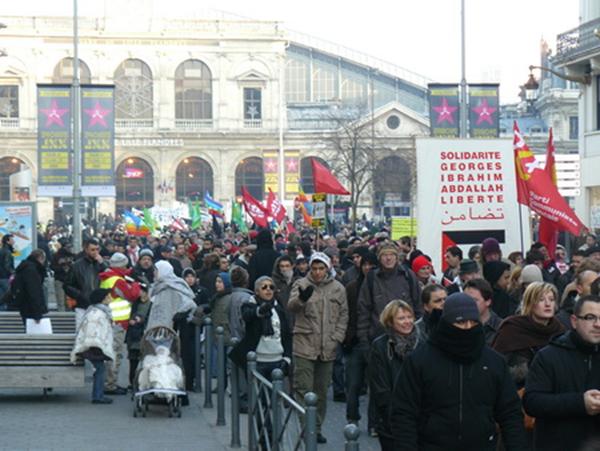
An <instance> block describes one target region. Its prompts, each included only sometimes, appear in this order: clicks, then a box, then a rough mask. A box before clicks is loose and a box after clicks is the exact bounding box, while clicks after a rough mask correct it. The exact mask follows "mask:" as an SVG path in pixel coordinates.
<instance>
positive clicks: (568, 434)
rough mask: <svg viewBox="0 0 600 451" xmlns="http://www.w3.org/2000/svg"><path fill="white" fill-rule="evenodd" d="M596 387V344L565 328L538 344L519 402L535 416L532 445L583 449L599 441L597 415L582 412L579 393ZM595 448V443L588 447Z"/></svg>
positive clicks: (599, 361)
mask: <svg viewBox="0 0 600 451" xmlns="http://www.w3.org/2000/svg"><path fill="white" fill-rule="evenodd" d="M599 387H600V347H599V346H597V345H596V346H593V345H590V344H587V343H585V342H583V340H582V339H581V338H580V337H579V336H578V335H576V333H575V332H573V331H570V332H566V333H565V334H562V335H559V336H558V337H556V338H554V339H553V340H552V341H551V342H550V344H549V345H548V346H546V347H545V348H543V349H541V350H540V351H539V352H538V353H537V355H536V356H535V359H534V360H533V363H532V364H531V367H530V369H529V374H528V376H527V382H526V384H525V396H524V398H523V406H524V408H525V411H526V412H527V413H528V414H529V415H531V416H533V417H535V430H534V436H535V439H534V440H535V441H534V443H535V449H536V450H540V451H564V450H579V449H588V448H584V445H585V444H586V443H588V441H590V440H595V441H596V443H597V442H598V441H599V440H600V416H598V415H596V416H591V415H588V414H587V413H586V410H585V404H584V401H583V394H584V392H586V391H587V390H590V389H598V388H599ZM589 449H597V448H589Z"/></svg>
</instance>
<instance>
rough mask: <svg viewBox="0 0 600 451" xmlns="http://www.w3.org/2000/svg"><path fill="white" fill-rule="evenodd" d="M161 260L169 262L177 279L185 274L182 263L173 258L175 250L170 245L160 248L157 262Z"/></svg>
mask: <svg viewBox="0 0 600 451" xmlns="http://www.w3.org/2000/svg"><path fill="white" fill-rule="evenodd" d="M160 260H165V261H167V262H169V263H170V264H171V266H172V267H173V272H174V273H175V275H176V276H177V277H181V274H182V273H183V268H182V266H181V262H180V261H179V260H177V259H176V258H174V257H173V248H172V247H171V246H170V245H168V244H165V245H164V246H161V247H160V250H159V257H158V260H157V261H160Z"/></svg>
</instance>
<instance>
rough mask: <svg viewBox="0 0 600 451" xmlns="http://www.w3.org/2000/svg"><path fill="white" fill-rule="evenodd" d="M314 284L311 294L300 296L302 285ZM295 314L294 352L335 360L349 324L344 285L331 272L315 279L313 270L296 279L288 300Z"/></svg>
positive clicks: (304, 355)
mask: <svg viewBox="0 0 600 451" xmlns="http://www.w3.org/2000/svg"><path fill="white" fill-rule="evenodd" d="M308 286H312V287H313V289H314V291H313V294H312V296H311V297H310V298H309V299H308V300H307V301H306V302H304V301H302V300H301V299H300V297H299V295H300V289H303V290H304V289H306V288H307V287H308ZM288 310H290V311H291V312H292V313H293V314H294V315H295V318H296V322H295V324H294V355H295V356H298V357H302V358H305V359H308V360H317V359H320V360H322V361H325V362H328V361H333V360H335V354H336V348H337V346H338V344H340V343H342V342H343V341H344V337H345V335H346V328H347V327H348V303H347V301H346V291H345V290H344V286H343V285H342V284H341V283H339V282H338V281H337V280H334V279H333V278H332V277H331V276H330V275H327V276H326V277H325V278H324V279H323V280H322V281H321V282H319V283H317V282H315V281H314V280H313V279H312V277H311V275H310V273H309V275H308V276H306V277H303V278H302V279H299V280H297V281H296V282H294V285H293V286H292V293H291V294H290V300H289V302H288Z"/></svg>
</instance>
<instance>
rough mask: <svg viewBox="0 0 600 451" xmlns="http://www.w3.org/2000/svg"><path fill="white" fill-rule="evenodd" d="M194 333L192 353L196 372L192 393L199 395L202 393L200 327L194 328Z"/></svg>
mask: <svg viewBox="0 0 600 451" xmlns="http://www.w3.org/2000/svg"><path fill="white" fill-rule="evenodd" d="M194 329H195V330H194V333H195V337H194V340H195V343H194V344H195V346H194V351H195V354H196V362H195V363H196V368H195V372H196V380H195V381H194V382H195V385H194V391H195V392H196V393H201V392H202V346H201V344H200V339H201V337H202V328H201V327H200V326H195V328H194Z"/></svg>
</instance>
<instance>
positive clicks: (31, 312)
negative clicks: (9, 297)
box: [13, 255, 48, 321]
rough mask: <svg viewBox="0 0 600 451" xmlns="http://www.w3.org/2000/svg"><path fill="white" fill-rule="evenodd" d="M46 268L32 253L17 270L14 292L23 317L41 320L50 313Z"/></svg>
mask: <svg viewBox="0 0 600 451" xmlns="http://www.w3.org/2000/svg"><path fill="white" fill-rule="evenodd" d="M45 278H46V268H45V267H44V265H42V264H41V263H40V262H39V261H37V260H36V259H35V258H34V257H33V256H32V255H30V256H29V257H27V258H26V259H25V260H23V261H22V262H21V263H20V264H19V266H18V267H17V270H16V271H15V280H14V282H13V283H14V284H15V286H14V288H13V292H14V293H15V304H16V305H17V306H18V308H19V312H20V313H21V317H22V318H24V319H25V318H32V319H34V320H36V321H38V320H40V319H41V318H42V316H44V314H46V313H48V307H46V300H45V299H46V298H45V296H44V279H45Z"/></svg>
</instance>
